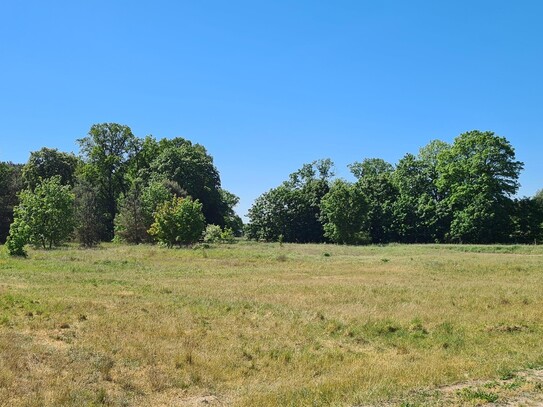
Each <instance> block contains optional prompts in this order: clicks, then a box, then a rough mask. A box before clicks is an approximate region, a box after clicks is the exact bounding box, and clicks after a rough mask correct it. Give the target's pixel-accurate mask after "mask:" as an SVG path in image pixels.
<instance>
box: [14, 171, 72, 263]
mask: <svg viewBox="0 0 543 407" xmlns="http://www.w3.org/2000/svg"><path fill="white" fill-rule="evenodd" d="M19 199H20V202H19V205H17V207H16V208H15V214H14V221H13V224H12V227H11V228H10V235H9V237H8V241H9V243H8V249H9V250H10V252H11V249H10V247H11V246H12V245H13V244H14V243H13V242H15V241H21V242H24V241H28V242H29V243H31V244H33V245H35V246H41V247H43V248H44V249H51V248H52V247H53V246H57V245H59V244H61V243H62V242H64V241H65V240H66V239H68V237H69V236H70V234H71V233H72V231H73V227H74V222H73V214H74V195H73V194H72V192H71V191H70V188H69V187H68V186H66V185H62V184H61V179H60V176H58V175H57V176H54V177H51V178H49V179H45V180H43V181H42V182H41V183H39V184H37V185H36V187H35V188H34V191H30V190H24V191H22V192H21V193H20V195H19ZM15 247H16V248H18V249H20V248H21V246H20V244H16V245H15ZM14 254H20V253H18V252H17V250H16V253H14Z"/></svg>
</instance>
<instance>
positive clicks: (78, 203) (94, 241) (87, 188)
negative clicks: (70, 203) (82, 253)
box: [74, 179, 103, 247]
mask: <svg viewBox="0 0 543 407" xmlns="http://www.w3.org/2000/svg"><path fill="white" fill-rule="evenodd" d="M74 195H75V236H76V238H77V240H78V241H79V243H80V244H81V246H83V247H94V246H96V245H98V244H99V243H100V236H101V235H102V227H103V225H102V223H101V222H102V219H103V216H102V214H101V213H100V212H99V211H98V209H99V208H100V204H99V197H98V195H99V192H98V191H97V189H96V187H95V186H93V185H92V184H90V183H89V182H87V181H85V180H81V179H80V180H79V181H78V182H77V183H76V185H75V187H74Z"/></svg>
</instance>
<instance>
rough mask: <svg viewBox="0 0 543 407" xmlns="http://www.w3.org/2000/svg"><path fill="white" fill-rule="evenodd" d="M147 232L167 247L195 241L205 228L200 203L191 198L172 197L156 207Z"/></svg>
mask: <svg viewBox="0 0 543 407" xmlns="http://www.w3.org/2000/svg"><path fill="white" fill-rule="evenodd" d="M154 219H155V222H154V223H153V224H152V225H151V228H150V229H149V234H150V235H151V236H154V237H155V238H156V239H157V240H158V241H159V242H160V243H162V244H165V245H166V246H168V247H172V246H173V245H176V244H177V245H189V244H192V243H195V242H197V241H198V240H199V239H200V237H201V236H202V233H203V231H204V228H205V220H204V215H203V213H202V204H201V203H200V202H199V201H198V200H196V201H193V200H192V199H191V198H178V197H174V198H172V200H170V201H166V202H164V204H162V205H161V206H159V208H158V209H157V211H156V213H155V216H154Z"/></svg>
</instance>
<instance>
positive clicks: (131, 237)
mask: <svg viewBox="0 0 543 407" xmlns="http://www.w3.org/2000/svg"><path fill="white" fill-rule="evenodd" d="M118 207H119V213H118V214H117V216H116V217H115V238H116V239H117V238H118V239H120V240H122V241H125V242H127V243H134V244H139V243H143V242H145V241H148V240H149V235H148V233H147V230H148V229H149V226H150V225H149V224H148V221H147V219H148V216H147V213H146V211H145V208H144V203H143V199H142V190H141V186H140V185H139V183H134V184H133V185H132V187H131V188H130V190H129V191H128V193H127V194H126V195H124V196H122V197H121V198H120V203H119V205H118Z"/></svg>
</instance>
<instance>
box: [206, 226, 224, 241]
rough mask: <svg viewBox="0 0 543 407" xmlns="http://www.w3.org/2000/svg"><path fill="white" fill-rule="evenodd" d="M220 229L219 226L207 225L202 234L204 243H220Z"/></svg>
mask: <svg viewBox="0 0 543 407" xmlns="http://www.w3.org/2000/svg"><path fill="white" fill-rule="evenodd" d="M221 234H222V229H221V227H220V226H219V225H207V226H206V230H205V232H204V242H206V243H218V242H220V241H221Z"/></svg>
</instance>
